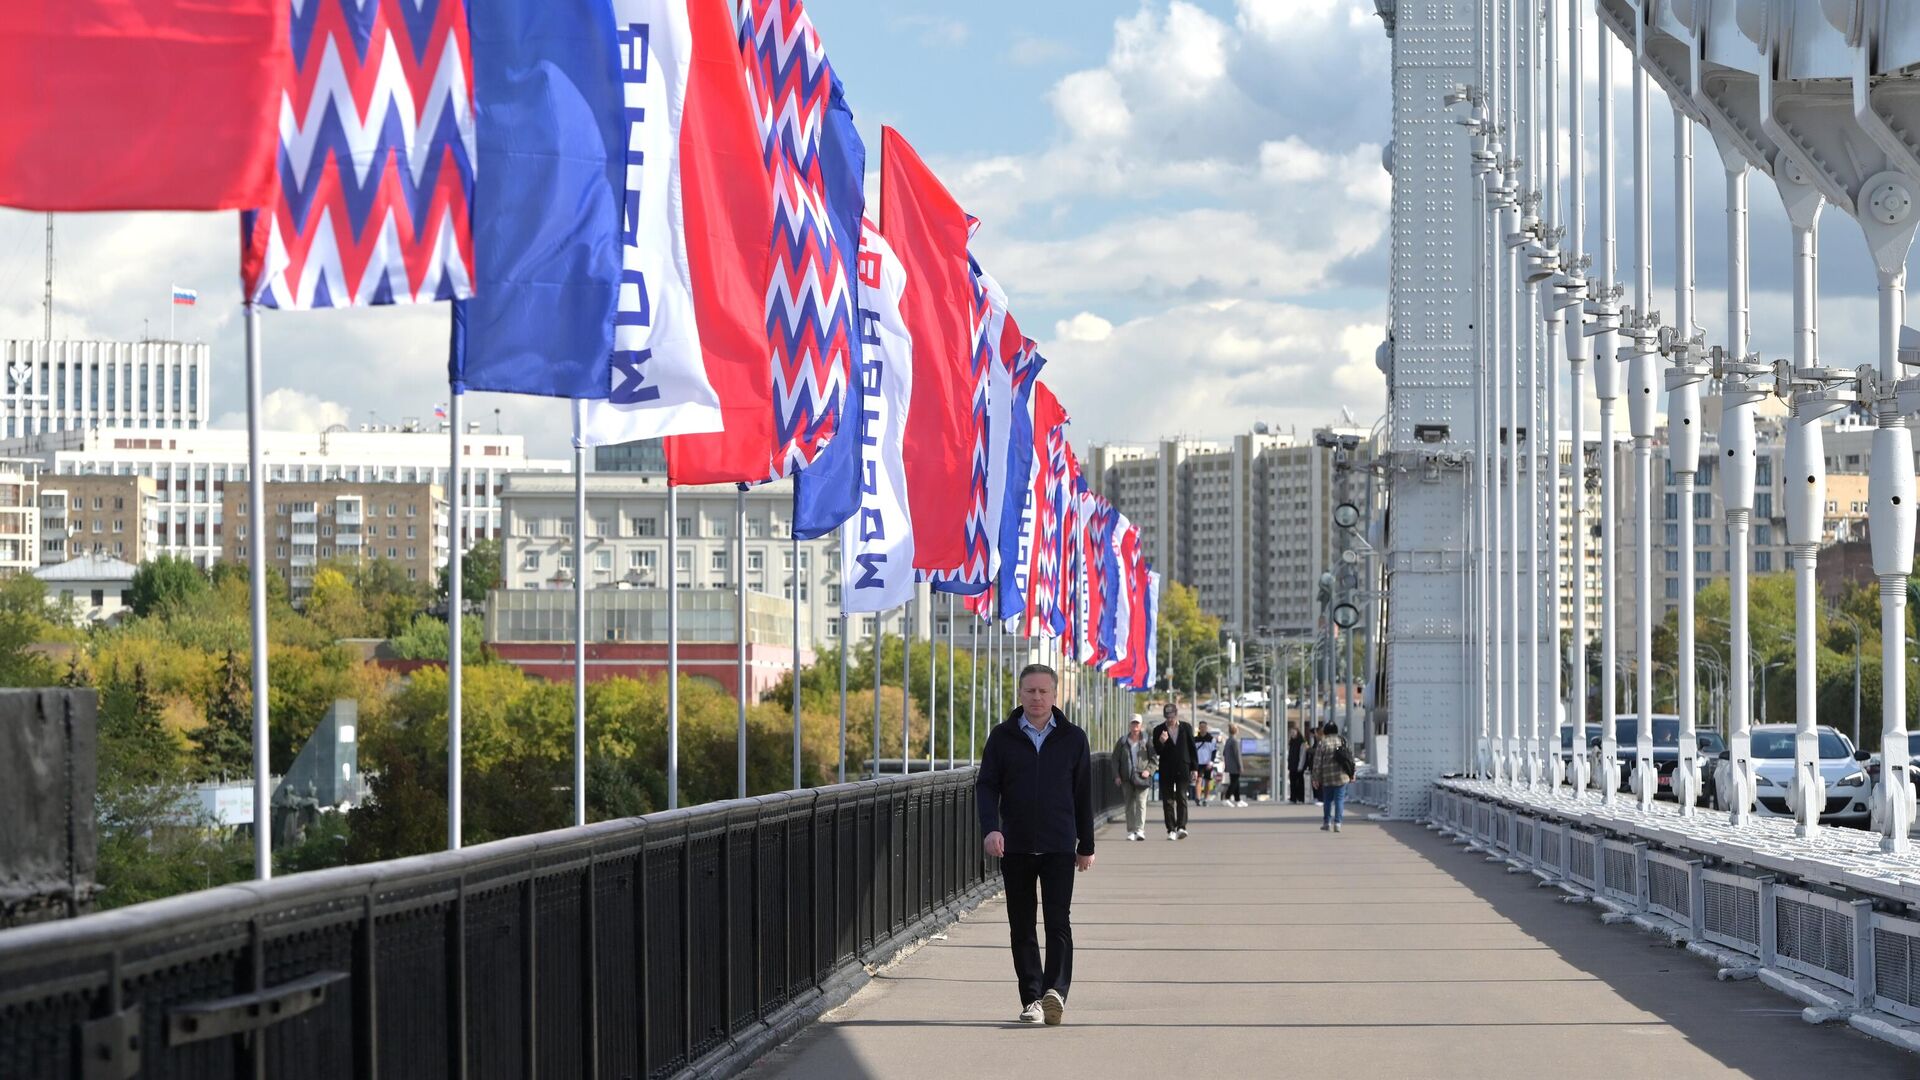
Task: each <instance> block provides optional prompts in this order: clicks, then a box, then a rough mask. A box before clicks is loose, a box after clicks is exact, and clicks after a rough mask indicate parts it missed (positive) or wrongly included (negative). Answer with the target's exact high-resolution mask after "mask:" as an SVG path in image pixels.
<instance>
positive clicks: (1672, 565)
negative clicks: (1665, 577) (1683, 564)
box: [1667, 548, 1680, 574]
mask: <svg viewBox="0 0 1920 1080" xmlns="http://www.w3.org/2000/svg"><path fill="white" fill-rule="evenodd" d="M1679 572H1680V553H1679V552H1677V551H1674V550H1673V549H1671V548H1669V549H1667V573H1669V574H1677V573H1679Z"/></svg>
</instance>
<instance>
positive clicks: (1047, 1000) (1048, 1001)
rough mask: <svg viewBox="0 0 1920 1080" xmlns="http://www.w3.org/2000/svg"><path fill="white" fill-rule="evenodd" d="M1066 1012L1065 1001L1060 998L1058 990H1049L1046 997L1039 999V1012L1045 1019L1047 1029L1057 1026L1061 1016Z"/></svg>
mask: <svg viewBox="0 0 1920 1080" xmlns="http://www.w3.org/2000/svg"><path fill="white" fill-rule="evenodd" d="M1066 1011H1067V999H1066V998H1063V997H1061V996H1060V991H1058V990H1049V991H1047V992H1046V995H1045V996H1044V997H1042V998H1041V999H1040V1012H1041V1015H1042V1016H1043V1017H1044V1018H1045V1019H1046V1021H1047V1026H1048V1027H1055V1026H1058V1025H1059V1023H1060V1017H1061V1015H1062V1014H1064V1013H1065V1012H1066Z"/></svg>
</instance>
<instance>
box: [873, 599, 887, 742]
mask: <svg viewBox="0 0 1920 1080" xmlns="http://www.w3.org/2000/svg"><path fill="white" fill-rule="evenodd" d="M871 617H872V619H873V775H874V776H875V777H876V778H877V777H878V776H879V775H880V659H881V652H882V650H881V648H880V646H881V645H882V644H884V643H885V642H886V639H887V629H886V627H887V624H886V622H885V620H883V619H882V618H881V616H880V615H879V614H878V613H875V614H874V615H873V616H871Z"/></svg>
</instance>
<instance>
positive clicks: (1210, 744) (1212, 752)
mask: <svg viewBox="0 0 1920 1080" xmlns="http://www.w3.org/2000/svg"><path fill="white" fill-rule="evenodd" d="M1193 751H1194V759H1193V767H1194V770H1195V772H1196V773H1197V774H1198V775H1199V779H1198V780H1196V781H1194V785H1193V787H1194V794H1195V796H1196V801H1198V802H1199V804H1200V805H1201V806H1205V805H1207V803H1208V802H1209V801H1210V800H1211V799H1212V798H1213V773H1214V764H1215V762H1214V758H1215V756H1216V755H1218V754H1219V752H1220V740H1219V738H1218V737H1217V736H1215V735H1214V733H1213V732H1212V731H1210V730H1208V728H1207V722H1206V721H1205V720H1202V721H1200V730H1198V731H1196V732H1194V733H1193Z"/></svg>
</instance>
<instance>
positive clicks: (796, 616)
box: [787, 525, 803, 791]
mask: <svg viewBox="0 0 1920 1080" xmlns="http://www.w3.org/2000/svg"><path fill="white" fill-rule="evenodd" d="M787 532H788V533H790V534H791V535H792V536H793V787H794V790H796V791H798V790H799V789H800V788H801V787H802V786H803V785H802V784H801V783H800V589H801V582H802V580H803V578H802V575H801V573H800V533H799V532H798V531H797V530H795V529H794V528H793V527H792V525H789V526H788V527H787Z"/></svg>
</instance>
